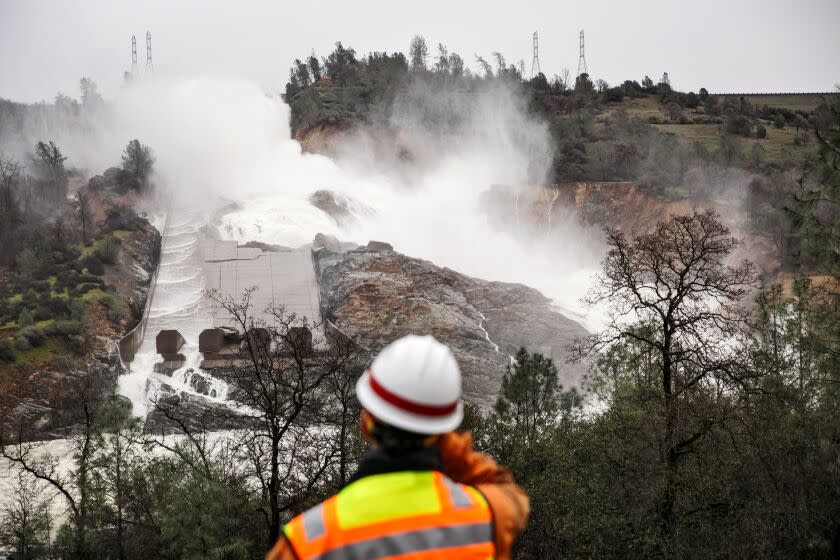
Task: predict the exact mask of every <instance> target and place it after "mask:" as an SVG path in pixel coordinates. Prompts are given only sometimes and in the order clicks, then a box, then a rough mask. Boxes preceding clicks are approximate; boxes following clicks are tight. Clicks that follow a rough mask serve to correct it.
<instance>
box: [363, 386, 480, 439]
mask: <svg viewBox="0 0 840 560" xmlns="http://www.w3.org/2000/svg"><path fill="white" fill-rule="evenodd" d="M369 377H370V371H366V372H365V373H364V374H363V375H362V376H361V377H360V378H359V380H358V381H357V382H356V397H357V398H358V399H359V402H360V403H361V405H362V406H363V407H364V408H365V410H367V411H368V412H370V413H371V414H372V415H373V416H374V417H376V418H377V419H378V420H381V421H382V422H385V423H386V424H389V425H391V426H394V427H395V428H400V429H403V430H406V431H409V432H414V433H417V434H429V435H433V434H445V433H447V432H451V431H452V430H454V429H455V428H457V427H458V426H460V425H461V420H463V419H464V403H463V401H461V400H459V401H458V405H457V406H456V407H455V410H454V411H452V412H451V413H449V414H447V415H445V416H434V417H432V416H425V415H421V414H415V413H412V412H408V411H405V410H402V409H401V408H398V407H397V406H394V405H393V404H391V403H389V402H388V401H386V400H384V399H383V398H382V397H380V396H379V395H377V394H376V392H375V391H374V390H373V388H372V387H371V384H370V379H369Z"/></svg>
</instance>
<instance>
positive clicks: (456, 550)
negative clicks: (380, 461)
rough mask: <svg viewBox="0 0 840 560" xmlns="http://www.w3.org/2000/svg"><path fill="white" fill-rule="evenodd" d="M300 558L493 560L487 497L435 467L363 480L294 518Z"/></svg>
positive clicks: (291, 528) (289, 529)
mask: <svg viewBox="0 0 840 560" xmlns="http://www.w3.org/2000/svg"><path fill="white" fill-rule="evenodd" d="M283 533H284V534H285V536H286V538H287V539H288V540H289V542H290V543H291V546H292V548H293V549H294V551H295V553H296V554H297V556H298V558H300V560H370V559H387V558H399V559H400V560H431V559H433V558H447V559H451V560H474V559H481V560H488V559H492V558H493V557H494V555H495V546H494V540H493V517H492V513H491V511H490V507H489V506H488V505H487V501H486V500H485V499H484V496H482V495H481V493H480V492H479V491H478V490H476V489H475V488H473V487H471V486H466V485H464V484H458V483H456V482H453V481H452V480H450V479H449V478H447V477H446V476H445V475H444V474H442V473H440V472H437V471H404V472H394V473H386V474H378V475H372V476H366V477H364V478H361V479H359V480H357V481H355V482H353V483H351V484H350V485H348V486H347V487H345V488H344V489H343V490H342V491H341V492H339V493H338V494H336V495H335V496H333V497H332V498H330V499H328V500H326V501H324V502H322V503H320V504H318V505H317V506H315V507H313V508H312V509H310V510H308V511H306V512H304V513H302V514H301V515H299V516H297V517H295V518H294V519H292V520H291V521H290V522H289V523H288V524H287V525H286V526H285V527H283Z"/></svg>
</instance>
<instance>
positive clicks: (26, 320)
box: [17, 307, 35, 328]
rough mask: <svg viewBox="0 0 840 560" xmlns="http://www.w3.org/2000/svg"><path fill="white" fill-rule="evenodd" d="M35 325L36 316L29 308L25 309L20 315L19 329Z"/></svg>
mask: <svg viewBox="0 0 840 560" xmlns="http://www.w3.org/2000/svg"><path fill="white" fill-rule="evenodd" d="M34 323H35V314H34V313H32V311H30V309H29V308H28V307H24V308H23V311H21V312H20V315H18V320H17V324H18V326H19V327H21V328H24V327H28V326H30V325H32V324H34Z"/></svg>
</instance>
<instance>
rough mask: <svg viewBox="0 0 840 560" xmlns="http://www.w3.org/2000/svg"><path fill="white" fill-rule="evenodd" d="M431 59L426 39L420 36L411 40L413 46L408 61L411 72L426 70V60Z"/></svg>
mask: <svg viewBox="0 0 840 560" xmlns="http://www.w3.org/2000/svg"><path fill="white" fill-rule="evenodd" d="M428 57H429V47H428V45H426V39H424V38H423V37H421V36H420V35H415V36H414V38H413V39H411V45H409V47H408V61H409V64H410V65H411V70H412V71H414V72H417V71H419V70H425V69H426V59H427V58H428Z"/></svg>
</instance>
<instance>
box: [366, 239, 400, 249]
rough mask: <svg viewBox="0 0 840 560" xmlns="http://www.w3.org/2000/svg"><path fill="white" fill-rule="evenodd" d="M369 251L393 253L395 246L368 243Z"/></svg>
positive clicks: (379, 242)
mask: <svg viewBox="0 0 840 560" xmlns="http://www.w3.org/2000/svg"><path fill="white" fill-rule="evenodd" d="M367 250H368V251H393V250H394V246H393V245H391V244H390V243H385V242H384V241H368V244H367Z"/></svg>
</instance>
